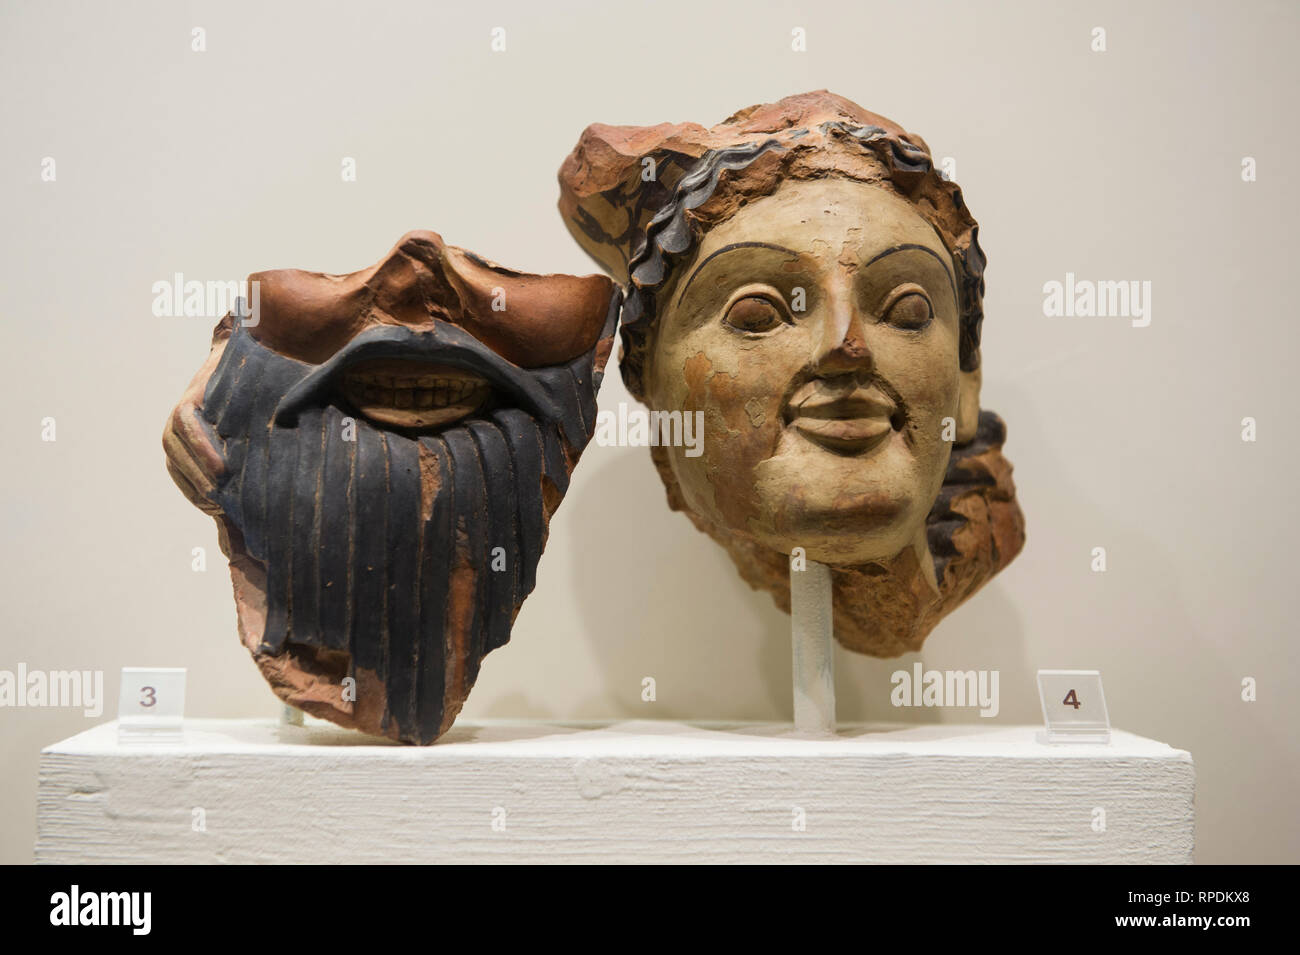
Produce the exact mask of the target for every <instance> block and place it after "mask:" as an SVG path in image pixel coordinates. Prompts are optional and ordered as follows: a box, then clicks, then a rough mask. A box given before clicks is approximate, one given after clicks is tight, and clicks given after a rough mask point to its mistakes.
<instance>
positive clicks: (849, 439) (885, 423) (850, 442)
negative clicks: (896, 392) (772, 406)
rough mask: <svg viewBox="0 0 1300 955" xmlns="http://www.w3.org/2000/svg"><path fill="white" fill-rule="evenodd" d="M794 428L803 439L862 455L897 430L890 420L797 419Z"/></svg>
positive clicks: (794, 421) (835, 449) (843, 451)
mask: <svg viewBox="0 0 1300 955" xmlns="http://www.w3.org/2000/svg"><path fill="white" fill-rule="evenodd" d="M791 424H793V425H794V427H795V428H797V429H798V430H799V433H800V434H802V435H803V436H804V437H806V438H809V439H811V440H813V441H816V442H817V443H818V444H821V445H825V446H826V447H828V448H830V449H831V450H832V451H839V452H842V453H847V454H861V453H862V452H863V451H868V450H870V449H871V448H874V447H875V446H876V445H878V444H880V443H881V442H882V441H883V440H884V439H885V438H887V437H888V436H889V435H890V434H891V433H892V432H893V430H894V426H893V425H892V424H891V423H890V421H889V419H888V418H803V417H800V418H795V419H794V420H793V421H792V422H791Z"/></svg>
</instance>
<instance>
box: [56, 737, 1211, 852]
mask: <svg viewBox="0 0 1300 955" xmlns="http://www.w3.org/2000/svg"><path fill="white" fill-rule="evenodd" d="M1038 732H1039V730H1038V728H1037V727H1031V726H982V725H978V724H931V725H926V726H910V727H907V728H897V727H882V726H863V725H846V726H844V727H842V728H841V729H840V732H839V734H838V735H837V736H835V737H832V738H821V739H810V738H801V737H798V736H795V735H794V734H793V731H792V730H791V728H790V726H789V725H788V724H784V725H783V724H769V723H692V724H686V723H677V722H667V721H663V722H660V721H629V722H622V723H600V724H596V723H559V722H555V723H540V722H506V721H487V722H478V723H474V722H465V723H461V724H457V725H456V726H455V727H453V728H452V730H451V731H450V732H449V733H448V734H447V735H446V736H445V737H444V738H443V740H442V741H440V742H439V743H437V744H435V745H433V746H429V747H423V748H419V747H411V746H401V745H396V744H392V745H389V744H383V743H376V742H375V741H374V740H373V739H371V738H369V737H363V736H360V735H359V734H356V733H352V732H348V731H344V730H341V729H338V728H336V727H334V726H331V725H329V724H326V723H322V722H319V721H316V720H310V719H309V720H308V721H307V725H305V726H290V725H286V724H281V723H279V722H277V721H275V720H269V719H268V720H197V719H196V720H186V721H185V729H184V740H183V742H177V743H119V742H118V734H117V724H116V723H106V724H104V725H102V726H97V727H95V728H94V729H91V730H88V731H86V732H84V733H80V734H78V735H77V736H73V737H71V738H70V739H67V740H64V741H63V742H61V743H56V744H55V745H53V746H50V747H48V748H47V749H45V750H43V751H42V754H41V772H40V793H39V797H38V807H37V817H38V836H37V844H36V859H37V861H38V862H45V863H103V862H167V863H171V862H231V863H236V862H292V863H308V862H310V863H348V862H378V863H385V862H610V861H612V862H895V863H907V862H1089V863H1111V862H1123V863H1188V862H1191V861H1192V829H1193V805H1192V800H1193V784H1194V778H1193V768H1192V758H1191V756H1190V755H1189V754H1188V753H1186V752H1184V751H1182V750H1176V749H1172V748H1171V747H1169V746H1166V745H1165V744H1163V743H1157V742H1154V741H1152V740H1148V739H1143V738H1142V737H1139V736H1134V735H1132V734H1130V733H1124V732H1120V731H1115V732H1114V734H1113V739H1112V742H1111V743H1110V744H1108V745H1099V744H1055V745H1049V744H1046V743H1041V742H1038V741H1037V733H1038ZM1101 813H1104V816H1102V815H1101ZM1103 822H1104V825H1102V823H1103Z"/></svg>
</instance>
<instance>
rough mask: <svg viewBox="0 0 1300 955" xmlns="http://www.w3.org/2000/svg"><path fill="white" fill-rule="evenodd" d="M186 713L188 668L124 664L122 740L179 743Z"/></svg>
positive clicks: (120, 705) (120, 709)
mask: <svg viewBox="0 0 1300 955" xmlns="http://www.w3.org/2000/svg"><path fill="white" fill-rule="evenodd" d="M184 715H185V668H184V667H122V689H121V692H120V693H119V694H118V698H117V738H118V742H123V743H125V742H133V741H149V742H169V741H174V742H179V741H180V740H181V738H182V736H181V721H182V718H183V717H184Z"/></svg>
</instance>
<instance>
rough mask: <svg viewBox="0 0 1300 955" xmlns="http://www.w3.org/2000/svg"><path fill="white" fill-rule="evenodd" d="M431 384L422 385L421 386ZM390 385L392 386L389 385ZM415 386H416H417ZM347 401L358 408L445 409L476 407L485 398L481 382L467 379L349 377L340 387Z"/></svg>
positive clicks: (485, 388)
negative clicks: (475, 404)
mask: <svg viewBox="0 0 1300 955" xmlns="http://www.w3.org/2000/svg"><path fill="white" fill-rule="evenodd" d="M426 381H428V382H431V384H424V382H426ZM389 382H394V383H393V384H389ZM416 382H419V383H418V384H417V383H416ZM343 388H344V391H346V392H347V395H348V397H349V398H350V399H351V400H352V401H353V402H355V403H356V404H359V405H370V406H374V407H385V408H399V409H407V408H426V409H427V408H446V407H447V406H449V405H453V404H468V403H470V402H474V403H478V402H481V401H482V400H483V399H484V398H486V397H487V392H488V387H487V385H486V384H485V383H484V382H481V381H475V380H473V379H469V378H435V377H434V376H432V375H425V376H423V377H422V378H419V379H416V378H401V377H399V378H397V379H394V378H392V377H391V376H387V375H350V376H348V378H347V379H346V381H345V382H344V385H343Z"/></svg>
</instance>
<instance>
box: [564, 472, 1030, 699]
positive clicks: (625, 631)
mask: <svg viewBox="0 0 1300 955" xmlns="http://www.w3.org/2000/svg"><path fill="white" fill-rule="evenodd" d="M591 464H592V465H595V466H596V467H597V468H598V469H599V470H598V473H596V474H589V475H588V477H589V481H588V483H587V485H586V487H585V488H584V493H583V494H580V495H572V496H570V498H569V500H568V501H566V506H567V507H568V508H569V509H570V512H569V514H568V520H569V522H570V523H569V529H570V533H571V534H573V536H574V539H575V540H582V541H590V542H592V543H591V544H590V545H588V546H582V547H574V548H573V549H572V553H573V560H574V565H573V572H572V580H573V581H574V584H575V586H577V587H581V588H583V589H582V592H581V593H580V594H578V595H577V599H576V600H575V604H576V605H577V606H578V607H580V608H581V611H580V612H581V614H582V618H583V619H582V625H581V627H580V630H581V632H582V633H583V634H584V635H586V637H587V639H588V641H589V653H590V655H591V658H592V659H593V660H595V661H597V664H598V666H599V668H600V669H601V670H602V672H604V673H605V674H607V679H606V680H605V685H606V686H607V687H609V688H611V692H610V694H609V696H607V697H606V698H605V699H606V700H607V701H608V702H607V703H606V706H607V707H609V706H611V704H612V711H611V712H610V713H609V715H610V716H611V717H615V716H617V717H625V716H630V717H640V718H647V719H691V720H710V719H724V720H732V719H742V720H743V719H749V720H779V721H788V720H789V719H791V710H792V700H791V689H790V679H791V663H790V618H789V617H788V616H787V615H786V614H784V613H782V612H781V611H780V610H779V609H777V607H776V605H775V604H774V603H773V602H772V599H771V598H770V597H769V596H768V595H767V594H765V593H762V592H759V591H756V590H752V589H751V588H750V587H749V586H748V585H747V584H746V583H745V582H744V581H743V580H742V579H741V578H740V575H739V574H738V573H737V572H736V570H735V568H734V566H733V565H732V563H731V561H730V559H729V558H728V557H727V555H726V553H725V552H724V551H723V550H722V548H720V547H718V546H717V545H716V544H714V543H713V541H711V540H710V539H709V538H708V537H706V536H705V535H704V534H701V533H699V532H698V531H696V530H695V528H694V526H692V524H691V523H690V521H689V519H687V517H686V516H685V515H683V514H678V513H673V512H672V511H670V510H669V509H668V504H667V501H666V500H665V496H664V491H663V487H662V485H661V484H660V482H659V479H658V476H657V475H656V474H655V471H654V467H653V465H652V464H651V462H650V455H649V452H648V451H647V450H646V449H644V448H621V449H617V450H612V453H607V454H606V455H603V456H601V457H600V458H599V459H596V458H593V459H592V461H591ZM655 509H658V512H659V514H660V515H661V517H660V518H658V519H650V520H646V519H645V517H644V515H645V514H646V513H647V511H648V512H650V513H652V514H653V512H654V510H655ZM633 515H635V518H634V517H633ZM628 540H631V541H633V544H632V545H631V546H626V545H624V546H614V543H615V542H617V541H628ZM611 551H617V553H618V554H619V555H620V557H621V559H622V560H623V561H624V563H623V565H622V566H621V567H619V568H617V569H615V570H611V568H610V567H609V561H610V559H611V557H610V555H611ZM611 578H612V579H613V580H614V585H613V586H607V587H602V588H590V587H589V583H590V582H592V581H609V580H611ZM976 604H978V607H979V609H978V610H976V607H975V605H976ZM955 616H956V617H957V622H956V624H953V623H951V622H950V621H947V622H945V624H944V625H941V626H940V628H939V629H938V630H937V631H936V632H935V634H934V635H933V636H932V637H931V639H932V640H935V641H938V642H940V643H941V644H943V645H945V646H946V645H947V644H948V643H949V642H950V641H954V642H955V641H958V640H960V641H962V643H961V645H958V646H955V647H954V649H953V650H950V651H947V652H944V653H941V654H940V656H941V657H942V658H943V659H944V660H946V661H950V662H947V663H944V664H943V665H952V666H957V665H961V666H962V667H963V668H972V667H975V668H978V667H985V668H991V667H996V666H998V665H999V664H1000V665H1001V669H1002V670H1003V671H1004V677H1003V678H1004V679H1006V678H1010V679H1014V680H1017V681H1020V682H1024V681H1025V679H1027V680H1028V682H1029V683H1030V684H1032V682H1033V674H1032V672H1031V671H1029V668H1028V664H1027V662H1025V646H1024V639H1023V636H1022V633H1021V630H1022V627H1021V622H1020V618H1019V615H1018V613H1017V611H1016V609H1015V606H1014V604H1013V602H1012V601H1011V600H1010V598H1009V597H1008V596H1007V595H1006V594H1005V593H1004V592H1003V591H1002V589H1001V587H1000V585H999V584H998V583H996V582H995V583H993V584H990V585H989V586H988V587H986V588H985V590H984V591H982V592H981V593H980V594H979V595H978V596H977V597H976V598H975V599H974V600H973V601H972V603H971V605H970V606H968V607H965V608H962V611H959V612H958V614H956V615H955ZM963 630H965V631H971V630H975V631H977V633H978V634H979V637H978V639H977V640H975V641H971V640H969V639H967V638H964V637H962V636H961V633H962V631H963ZM974 647H978V648H979V650H978V652H975V653H972V652H971V651H972V649H973V648H974ZM929 649H930V644H927V652H928V651H929ZM920 659H921V656H920V655H919V654H907V655H905V656H903V657H898V658H896V659H888V660H878V659H874V658H871V657H866V656H862V655H860V654H856V653H852V652H850V651H847V650H843V649H841V648H838V647H837V649H836V657H835V665H836V671H837V672H836V694H837V699H838V713H839V718H840V719H841V720H842V721H855V722H856V721H863V722H906V723H935V722H958V721H964V720H967V719H978V717H977V716H975V711H973V710H970V711H961V712H960V713H953V712H947V713H945V711H943V710H941V709H935V708H919V707H908V708H896V707H894V706H893V705H892V704H891V702H890V694H891V691H892V689H893V686H892V684H891V682H890V677H891V675H892V674H893V673H894V671H896V670H899V669H907V670H909V671H910V670H911V667H912V665H913V663H914V662H916V661H917V660H920ZM1009 660H1015V661H1020V662H1019V663H1018V664H1017V665H1016V666H1015V667H1014V669H1015V670H1016V672H1015V673H1008V672H1006V671H1007V669H1008V668H1007V666H1006V661H1009ZM995 661H996V662H995ZM1026 673H1027V674H1028V676H1027V678H1026V677H1025V674H1026ZM647 678H651V679H653V680H654V694H655V699H654V701H653V702H647V701H645V700H643V698H642V696H643V693H644V692H645V684H644V681H645V680H646V679H647ZM1036 714H1037V704H1036V702H1035V704H1034V709H1033V710H1032V712H1029V713H1025V714H1022V715H1021V716H1020V720H1021V721H1025V720H1030V721H1036V718H1037V717H1036ZM1002 717H1003V719H1005V711H1004V713H1003V714H1002Z"/></svg>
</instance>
